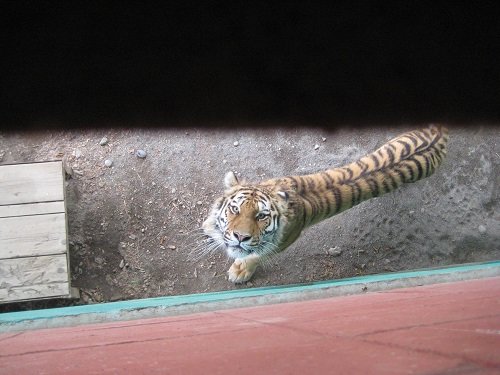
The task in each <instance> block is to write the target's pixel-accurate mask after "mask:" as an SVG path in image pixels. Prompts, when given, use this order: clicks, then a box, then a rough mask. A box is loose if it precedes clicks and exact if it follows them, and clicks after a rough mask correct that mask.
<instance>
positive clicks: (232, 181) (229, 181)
mask: <svg viewBox="0 0 500 375" xmlns="http://www.w3.org/2000/svg"><path fill="white" fill-rule="evenodd" d="M236 185H239V181H238V178H237V177H236V175H235V174H234V173H233V172H232V171H229V172H227V173H226V175H225V176H224V186H225V187H226V189H230V188H232V187H233V186H236Z"/></svg>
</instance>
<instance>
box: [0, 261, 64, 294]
mask: <svg viewBox="0 0 500 375" xmlns="http://www.w3.org/2000/svg"><path fill="white" fill-rule="evenodd" d="M70 293H71V290H70V288H69V284H68V265H67V259H66V255H65V254H61V255H48V256H40V257H28V258H17V259H3V260H0V302H8V301H16V300H24V299H32V298H47V297H50V296H63V295H65V296H67V295H70Z"/></svg>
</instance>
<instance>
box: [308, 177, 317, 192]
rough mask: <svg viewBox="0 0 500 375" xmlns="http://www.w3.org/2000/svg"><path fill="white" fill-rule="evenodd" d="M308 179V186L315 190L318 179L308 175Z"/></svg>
mask: <svg viewBox="0 0 500 375" xmlns="http://www.w3.org/2000/svg"><path fill="white" fill-rule="evenodd" d="M306 181H307V187H308V188H309V190H314V189H315V188H316V181H314V178H312V177H308V178H307V179H306Z"/></svg>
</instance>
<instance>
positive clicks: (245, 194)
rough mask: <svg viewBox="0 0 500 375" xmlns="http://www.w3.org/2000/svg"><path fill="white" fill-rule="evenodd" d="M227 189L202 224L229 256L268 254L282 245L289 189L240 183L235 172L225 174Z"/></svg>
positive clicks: (208, 234) (207, 233)
mask: <svg viewBox="0 0 500 375" xmlns="http://www.w3.org/2000/svg"><path fill="white" fill-rule="evenodd" d="M224 184H225V187H226V191H225V192H224V195H223V196H222V197H220V198H219V199H217V200H216V201H215V203H214V205H213V206H212V209H211V212H210V213H209V216H208V218H207V219H206V220H205V222H204V223H203V225H202V228H203V231H204V233H205V234H206V235H207V236H209V237H210V238H211V240H213V242H214V243H215V244H217V245H218V247H221V248H223V249H225V250H226V252H227V254H228V256H229V257H230V258H243V257H245V256H248V255H251V254H257V255H260V256H264V255H269V254H271V253H274V252H277V251H279V250H280V249H279V248H278V246H277V245H276V244H277V243H279V240H280V236H281V231H280V227H281V226H282V225H284V224H285V222H286V216H285V215H282V212H283V209H284V206H285V205H286V201H287V200H288V193H286V192H284V191H275V190H274V189H266V188H264V187H262V186H255V185H246V184H240V182H239V181H238V179H237V178H236V176H235V175H234V173H233V172H228V173H227V174H226V176H225V178H224Z"/></svg>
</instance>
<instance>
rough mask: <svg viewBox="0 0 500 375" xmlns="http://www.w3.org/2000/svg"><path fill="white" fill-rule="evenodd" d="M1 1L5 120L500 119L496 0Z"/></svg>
mask: <svg viewBox="0 0 500 375" xmlns="http://www.w3.org/2000/svg"><path fill="white" fill-rule="evenodd" d="M84 4H85V5H82V4H80V5H75V4H74V3H72V2H54V1H48V2H43V1H32V2H31V1H12V2H3V3H2V6H1V8H2V9H1V14H2V18H3V19H4V21H3V22H2V25H3V26H2V27H3V29H4V31H3V32H2V35H1V39H2V45H3V48H2V50H3V52H2V58H1V60H2V65H3V68H2V76H1V82H0V83H1V86H0V87H1V92H0V99H1V113H0V115H1V116H2V125H3V126H7V127H11V128H14V129H18V128H19V127H20V126H24V127H33V126H40V124H42V126H44V127H47V126H48V127H64V128H66V127H70V126H81V125H85V126H87V125H93V126H102V125H104V126H108V125H109V124H110V123H112V124H115V125H116V124H118V125H120V124H121V125H130V124H132V125H133V124H149V125H154V124H160V125H162V124H166V123H169V124H173V123H176V124H190V123H193V122H195V123H205V124H211V123H221V122H222V123H231V124H240V123H245V122H246V123H248V122H269V121H278V122H283V123H287V122H295V123H309V124H338V123H352V124H356V123H379V122H381V121H383V122H388V123H401V122H422V121H446V122H456V123H457V122H458V123H468V122H475V121H490V122H493V121H498V120H499V119H500V106H499V103H500V100H499V99H500V95H499V92H500V67H499V65H500V63H499V61H500V60H498V56H499V55H500V53H499V52H500V25H499V24H500V21H499V20H500V17H499V16H500V12H499V11H498V6H497V5H496V4H495V2H486V1H481V2H466V3H462V2H458V1H456V2H448V3H439V2H423V1H419V2H410V1H400V2H384V1H380V2H332V4H330V5H327V4H325V3H323V2H300V3H299V2H281V3H280V2H272V1H269V2H262V3H259V2H242V3H238V2H227V3H221V2H209V1H206V2H199V3H189V2H184V1H179V2H176V3H174V2H163V3H161V4H162V5H161V6H158V7H157V6H154V5H151V4H150V3H149V5H145V4H142V3H141V2H134V3H132V2H130V3H127V2H104V1H102V2H85V3H84Z"/></svg>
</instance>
